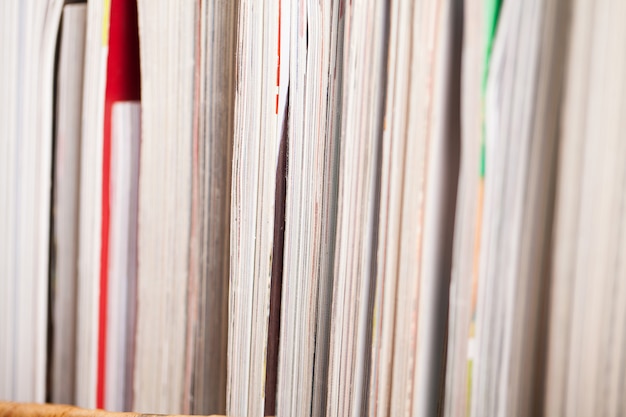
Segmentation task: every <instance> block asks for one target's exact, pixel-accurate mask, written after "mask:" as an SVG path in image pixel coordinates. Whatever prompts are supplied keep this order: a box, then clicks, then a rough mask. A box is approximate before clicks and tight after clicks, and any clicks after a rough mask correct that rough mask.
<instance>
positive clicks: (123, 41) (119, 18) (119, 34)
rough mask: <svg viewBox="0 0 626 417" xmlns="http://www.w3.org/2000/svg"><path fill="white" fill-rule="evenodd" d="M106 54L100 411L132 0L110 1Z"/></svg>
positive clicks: (131, 70)
mask: <svg viewBox="0 0 626 417" xmlns="http://www.w3.org/2000/svg"><path fill="white" fill-rule="evenodd" d="M110 7H111V9H110V15H109V16H110V20H109V54H108V61H107V82H106V94H105V105H104V136H103V137H104V143H103V161H102V228H101V237H100V305H99V313H98V315H99V317H98V358H97V360H98V362H97V380H96V407H97V408H104V404H105V395H106V392H105V381H106V345H107V332H106V329H107V303H108V294H107V289H108V272H109V220H110V218H109V215H110V171H111V110H112V106H113V103H115V102H116V101H130V100H139V99H140V72H139V31H138V27H137V2H136V0H111V6H110Z"/></svg>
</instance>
